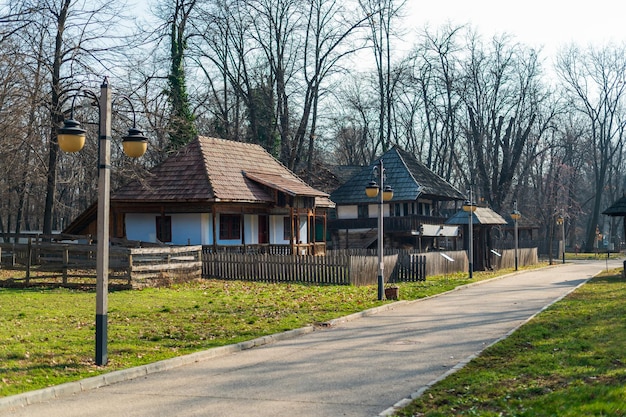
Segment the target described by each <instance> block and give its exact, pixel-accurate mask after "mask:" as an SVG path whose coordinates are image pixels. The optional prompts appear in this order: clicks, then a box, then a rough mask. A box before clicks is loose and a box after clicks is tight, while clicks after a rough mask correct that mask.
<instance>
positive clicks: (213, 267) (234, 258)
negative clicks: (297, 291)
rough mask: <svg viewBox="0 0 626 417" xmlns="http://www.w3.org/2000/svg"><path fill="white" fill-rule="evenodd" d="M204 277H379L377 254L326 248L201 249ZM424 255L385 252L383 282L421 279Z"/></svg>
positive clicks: (355, 281)
mask: <svg viewBox="0 0 626 417" xmlns="http://www.w3.org/2000/svg"><path fill="white" fill-rule="evenodd" d="M202 258H203V264H202V276H203V277H205V278H219V279H243V280H249V281H262V282H302V283H312V284H336V285H372V284H376V282H377V280H378V256H377V255H376V256H373V255H370V254H366V255H354V254H349V253H345V252H337V253H334V251H329V252H328V253H327V254H326V256H306V255H305V256H302V255H299V256H293V255H270V254H239V253H228V252H222V253H214V252H212V251H210V250H205V251H204V253H203V257H202ZM425 262H426V261H425V258H424V257H423V256H417V255H408V254H403V255H400V254H398V253H389V254H385V256H384V257H383V264H384V269H383V271H384V280H385V282H402V281H422V280H424V279H425V272H426V263H425Z"/></svg>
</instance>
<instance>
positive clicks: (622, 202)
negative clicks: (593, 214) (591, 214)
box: [602, 195, 626, 216]
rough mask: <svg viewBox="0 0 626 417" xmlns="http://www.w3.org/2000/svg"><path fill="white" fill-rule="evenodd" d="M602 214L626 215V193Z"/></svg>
mask: <svg viewBox="0 0 626 417" xmlns="http://www.w3.org/2000/svg"><path fill="white" fill-rule="evenodd" d="M602 214H606V215H607V216H626V195H625V196H623V197H622V198H620V199H619V200H617V201H616V202H614V203H613V204H611V206H610V207H609V208H607V209H606V210H604V211H603V212H602Z"/></svg>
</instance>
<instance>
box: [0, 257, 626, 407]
mask: <svg viewBox="0 0 626 417" xmlns="http://www.w3.org/2000/svg"><path fill="white" fill-rule="evenodd" d="M619 266H621V261H605V260H602V261H587V262H577V263H566V264H564V265H557V266H552V267H548V268H542V269H539V270H534V271H525V272H520V273H516V274H511V275H508V276H506V277H503V278H498V279H493V280H490V281H486V282H481V283H476V284H470V285H468V286H464V287H462V288H459V289H457V290H454V291H451V292H448V293H445V294H443V295H439V296H436V297H431V298H428V299H423V300H418V301H411V302H402V301H401V302H397V303H393V304H391V305H387V306H386V307H384V308H379V309H376V310H373V311H368V312H364V313H361V314H357V315H353V316H350V317H347V318H344V319H339V320H335V321H333V322H331V323H329V325H328V326H327V327H317V328H309V329H304V330H303V331H301V332H292V333H289V334H287V336H283V337H276V338H269V339H267V338H266V339H263V340H264V341H269V342H271V343H267V344H264V345H261V346H255V347H253V348H250V349H247V348H246V349H243V348H241V349H236V350H225V349H222V350H220V351H215V352H216V353H215V354H214V355H210V354H208V355H205V356H202V357H201V356H198V355H196V357H195V359H193V360H188V361H179V362H176V361H175V360H174V361H170V362H167V361H165V362H162V363H160V366H154V367H152V368H146V367H143V368H141V369H133V370H128V371H122V372H121V373H120V372H118V373H116V374H115V375H117V378H112V377H111V378H109V379H108V381H107V380H106V379H103V381H105V383H102V384H98V385H102V386H100V387H99V388H95V389H88V388H89V387H88V385H89V384H83V385H82V386H81V385H79V384H80V383H74V384H69V385H66V388H72V387H73V388H74V391H76V389H75V388H76V387H77V386H78V387H79V389H78V391H80V390H81V389H82V391H80V392H77V393H74V394H71V392H72V390H71V389H65V390H63V389H58V390H57V392H56V393H55V394H54V395H55V396H57V397H58V398H52V399H50V398H49V397H50V392H51V389H47V390H42V391H39V392H38V391H34V392H32V393H26V394H24V395H21V396H14V397H6V398H3V399H0V415H2V416H4V415H7V416H45V417H72V416H81V417H84V416H105V415H106V416H137V417H144V416H145V417H156V416H168V417H169V416H182V417H187V416H225V417H230V416H244V415H250V416H258V417H264V416H299V417H318V416H323V417H327V416H359V417H362V416H370V417H371V416H380V415H388V414H389V413H391V412H392V411H393V409H394V407H399V406H401V405H402V404H404V403H406V402H407V401H408V400H409V399H410V398H412V397H415V396H416V395H420V394H421V393H422V392H423V391H424V390H425V389H426V388H427V387H428V386H430V385H432V384H433V383H434V382H436V381H438V380H440V379H442V378H445V376H447V375H449V374H450V373H452V372H455V371H456V370H457V369H460V368H461V367H462V366H464V365H465V364H466V363H467V362H468V361H469V360H471V359H472V358H474V357H475V356H476V355H477V354H479V353H480V352H481V351H482V350H483V349H484V348H486V347H487V346H489V345H491V344H493V343H496V342H497V341H498V340H501V339H502V338H504V337H506V336H508V335H509V334H511V332H513V331H514V330H515V329H517V328H518V327H519V326H520V325H522V324H523V323H525V322H526V321H528V320H529V319H531V318H532V317H533V316H534V315H536V314H537V313H538V312H540V311H541V310H543V309H545V308H546V307H547V306H549V305H551V304H552V303H554V302H555V301H558V300H559V299H561V298H562V297H564V296H566V295H567V294H568V293H570V292H571V291H573V290H574V289H575V288H577V287H578V286H579V285H581V284H583V283H584V282H585V281H587V280H588V279H589V278H591V277H592V276H594V275H596V274H597V273H599V272H600V271H602V270H603V269H606V268H607V267H608V268H615V267H619ZM401 295H402V294H401ZM256 344H259V345H260V344H261V343H256ZM240 347H241V346H240ZM244 347H247V346H244ZM220 352H221V353H220ZM199 358H201V359H199ZM186 362H191V363H188V364H184V365H179V364H181V363H186ZM146 369H148V372H146ZM159 369H166V370H163V371H160V372H156V371H158V370H159ZM120 376H121V378H120ZM129 378H131V379H129ZM123 379H127V380H125V381H122V382H117V383H112V382H114V381H117V380H123ZM80 387H82V388H80ZM52 391H53V393H54V390H53V389H52ZM11 400H15V401H13V405H11ZM17 400H19V401H17ZM21 402H24V403H28V405H25V406H22V405H20V403H21ZM16 404H17V405H16Z"/></svg>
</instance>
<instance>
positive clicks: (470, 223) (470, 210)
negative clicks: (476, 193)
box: [463, 188, 476, 279]
mask: <svg viewBox="0 0 626 417" xmlns="http://www.w3.org/2000/svg"><path fill="white" fill-rule="evenodd" d="M468 194H469V200H468V201H466V202H465V204H463V211H466V212H467V228H468V236H467V237H468V240H469V242H468V246H467V256H468V258H469V269H468V271H469V278H470V279H472V278H473V277H474V230H473V229H474V212H475V211H476V204H474V200H473V198H472V189H471V188H470V189H469V191H468Z"/></svg>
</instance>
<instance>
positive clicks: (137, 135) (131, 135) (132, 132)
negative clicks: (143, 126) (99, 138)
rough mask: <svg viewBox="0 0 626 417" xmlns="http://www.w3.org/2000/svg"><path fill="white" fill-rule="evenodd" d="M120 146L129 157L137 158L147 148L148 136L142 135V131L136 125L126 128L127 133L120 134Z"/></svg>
mask: <svg viewBox="0 0 626 417" xmlns="http://www.w3.org/2000/svg"><path fill="white" fill-rule="evenodd" d="M122 147H123V148H124V153H125V154H126V155H128V156H130V157H131V158H139V157H140V156H142V155H143V154H144V153H146V150H147V149H148V138H146V137H145V136H144V135H143V132H142V131H141V130H139V129H137V128H136V127H131V128H130V129H128V134H127V135H126V136H122Z"/></svg>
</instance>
